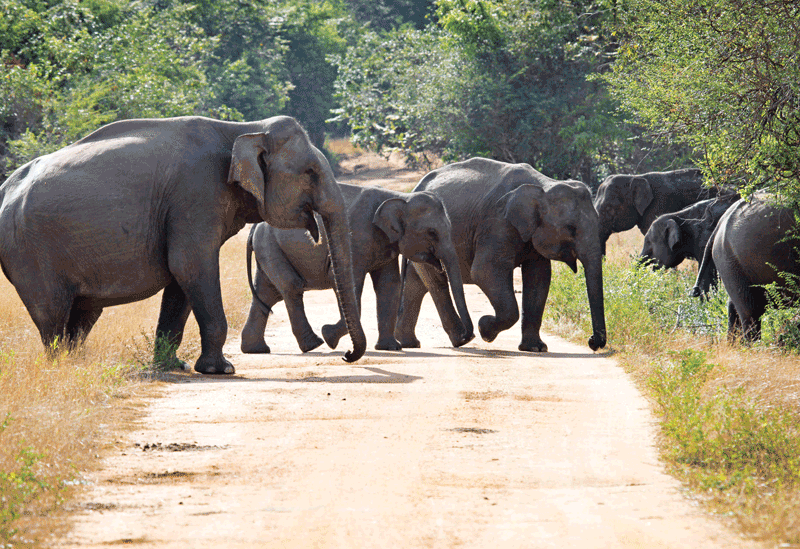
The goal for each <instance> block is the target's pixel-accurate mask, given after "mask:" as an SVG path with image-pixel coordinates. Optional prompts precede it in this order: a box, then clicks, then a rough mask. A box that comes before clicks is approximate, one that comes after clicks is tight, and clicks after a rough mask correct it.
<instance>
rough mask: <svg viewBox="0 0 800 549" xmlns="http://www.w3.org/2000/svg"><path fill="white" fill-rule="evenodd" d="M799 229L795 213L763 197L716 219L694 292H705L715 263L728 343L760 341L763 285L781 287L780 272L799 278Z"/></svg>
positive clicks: (764, 301) (764, 300)
mask: <svg viewBox="0 0 800 549" xmlns="http://www.w3.org/2000/svg"><path fill="white" fill-rule="evenodd" d="M797 229H798V227H797V222H796V219H795V215H794V212H793V211H792V210H791V209H789V208H783V207H780V206H778V205H776V204H775V203H774V201H773V199H772V198H771V197H770V196H769V195H767V194H761V193H759V194H757V195H756V196H754V197H752V199H749V200H748V199H741V200H739V201H738V202H736V203H735V204H734V205H733V206H731V207H730V208H729V209H728V211H726V212H725V214H724V215H723V216H722V218H721V219H720V220H719V223H718V224H717V228H716V229H715V231H714V234H713V236H712V237H711V239H710V240H709V242H708V245H707V246H706V250H705V252H704V255H703V261H702V264H701V266H700V270H699V271H698V273H697V282H696V283H695V287H694V288H693V289H692V290H693V295H696V296H699V295H702V293H704V292H705V291H707V290H708V287H709V285H710V275H709V268H710V265H711V262H712V261H713V265H715V266H716V269H717V271H718V273H719V278H720V280H721V281H722V284H723V286H724V287H725V291H726V292H727V293H728V297H729V300H728V335H729V337H730V338H734V337H736V336H739V335H741V336H742V337H744V339H745V340H748V341H753V340H757V339H759V338H760V337H761V316H762V315H763V314H764V311H766V308H767V304H768V298H767V292H766V290H765V288H764V286H766V285H768V284H771V283H773V282H775V283H777V284H778V285H779V286H785V283H786V280H785V279H784V278H783V277H782V276H781V273H788V274H789V275H792V276H793V277H795V278H796V277H797V276H800V256H799V255H798V245H800V239H798V234H797ZM792 289H793V288H792ZM787 293H788V294H789V295H791V297H793V298H795V299H796V298H797V297H798V296H797V295H796V294H794V293H793V292H787Z"/></svg>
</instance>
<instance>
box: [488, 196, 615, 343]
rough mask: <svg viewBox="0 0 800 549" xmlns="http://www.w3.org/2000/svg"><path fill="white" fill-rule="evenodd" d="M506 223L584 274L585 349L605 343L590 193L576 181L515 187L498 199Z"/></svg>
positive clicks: (599, 255) (600, 269) (547, 255)
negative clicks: (589, 326) (586, 299)
mask: <svg viewBox="0 0 800 549" xmlns="http://www.w3.org/2000/svg"><path fill="white" fill-rule="evenodd" d="M501 205H502V207H503V215H504V216H505V219H506V220H507V221H508V222H509V223H510V224H511V225H512V226H513V227H514V228H515V229H516V230H517V232H519V234H520V236H521V237H522V239H523V240H524V241H529V242H530V243H531V244H532V245H533V248H534V249H535V250H536V251H537V252H538V253H539V254H541V255H542V256H543V257H545V258H547V259H551V260H556V261H563V262H564V263H566V264H567V265H569V267H570V268H571V269H572V271H573V272H577V271H578V265H577V261H578V260H580V262H581V264H583V268H584V271H585V274H586V291H587V294H588V297H589V308H590V311H591V315H592V332H593V333H592V336H591V338H589V347H590V348H591V349H592V350H595V351H596V350H597V349H600V348H602V347H604V346H605V344H606V321H605V312H604V307H603V265H602V251H601V246H600V238H599V236H598V230H599V220H598V215H597V211H596V210H595V209H594V205H593V204H592V197H591V193H590V192H589V188H588V187H587V186H586V185H584V184H583V183H581V182H579V181H556V182H553V183H545V184H543V185H531V184H526V185H520V186H519V187H517V188H516V189H515V190H513V191H511V192H509V193H508V194H506V195H505V196H504V197H503V198H502V199H501Z"/></svg>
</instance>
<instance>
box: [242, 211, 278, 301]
mask: <svg viewBox="0 0 800 549" xmlns="http://www.w3.org/2000/svg"><path fill="white" fill-rule="evenodd" d="M258 225H259V224H258V223H253V226H252V227H251V228H250V234H249V235H247V283H248V284H249V285H250V292H251V293H252V294H253V301H254V302H256V303H258V306H259V308H260V309H261V312H262V313H264V314H265V315H267V316H269V315H270V313H272V308H271V307H270V306H269V305H267V304H266V303H264V302H263V301H261V298H260V297H258V293H256V287H255V284H253V258H252V255H253V235H254V234H255V233H256V227H258Z"/></svg>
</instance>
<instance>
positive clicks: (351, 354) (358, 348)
mask: <svg viewBox="0 0 800 549" xmlns="http://www.w3.org/2000/svg"><path fill="white" fill-rule="evenodd" d="M366 352H367V342H366V340H365V341H364V342H363V343H361V342H358V343H356V342H353V350H352V351H347V352H346V353H345V354H344V356H343V357H342V360H344V361H345V362H355V361H357V360H358V359H360V358H361V357H363V356H364V353H366Z"/></svg>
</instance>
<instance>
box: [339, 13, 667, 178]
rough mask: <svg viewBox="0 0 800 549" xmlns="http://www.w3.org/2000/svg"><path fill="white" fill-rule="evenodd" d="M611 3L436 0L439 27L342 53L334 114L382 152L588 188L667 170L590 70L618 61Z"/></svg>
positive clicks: (369, 36) (396, 34)
mask: <svg viewBox="0 0 800 549" xmlns="http://www.w3.org/2000/svg"><path fill="white" fill-rule="evenodd" d="M608 3H609V2H606V1H603V0H596V1H590V0H584V1H581V2H553V1H551V0H494V1H489V0H438V1H437V2H436V6H437V11H436V16H437V20H438V24H437V25H435V26H434V25H431V26H429V27H428V28H426V29H425V30H424V31H415V30H413V29H396V30H393V31H391V32H388V33H374V32H373V33H369V32H368V33H365V35H364V36H363V37H362V38H361V39H360V40H359V41H358V43H356V44H355V45H352V46H351V48H350V49H349V50H348V52H347V53H346V54H345V55H343V56H340V57H339V58H338V59H337V64H338V68H339V77H338V80H337V83H336V91H337V97H338V98H339V101H340V102H341V108H340V109H339V110H338V111H337V118H336V120H340V121H346V122H348V123H349V124H350V126H351V128H352V130H353V134H354V137H355V140H356V141H357V142H358V143H361V144H364V145H371V146H373V147H375V148H378V149H381V148H388V149H400V150H402V151H404V152H406V153H407V154H409V155H411V156H412V157H414V156H416V157H419V156H421V155H423V154H424V153H426V152H433V153H436V154H440V155H442V156H443V158H444V160H446V161H454V160H459V159H463V158H466V157H469V156H488V157H492V158H495V159H498V160H503V161H507V162H527V163H530V164H531V165H533V166H534V167H535V168H537V169H539V170H540V171H542V172H544V173H545V174H547V175H550V176H552V177H559V178H566V177H576V178H580V179H582V180H584V181H585V182H587V183H589V184H593V183H597V182H598V180H599V179H600V178H601V177H603V176H605V175H607V174H608V173H611V172H615V171H619V170H622V169H625V168H631V169H633V168H634V166H635V167H648V166H652V165H653V163H656V164H657V165H658V167H659V168H663V167H664V164H663V163H661V161H662V160H663V157H659V156H658V155H651V156H650V157H648V153H647V152H645V151H643V150H642V147H641V143H639V142H637V141H636V140H634V139H632V133H631V128H630V127H628V126H626V125H625V124H624V123H623V121H622V119H620V118H619V117H618V116H617V114H616V104H615V103H614V102H613V101H611V100H610V98H609V96H608V94H607V93H606V91H605V84H604V83H603V82H602V81H600V80H597V79H594V78H592V75H594V74H595V73H597V72H598V71H601V70H603V67H604V66H605V65H606V64H607V63H608V62H609V61H610V59H609V57H608V55H607V50H608V44H609V41H610V40H611V37H610V36H609V35H608V34H607V33H606V32H605V30H604V29H605V26H606V20H607V18H609V17H610V16H611V15H610V14H611V13H612V12H611V11H610V10H607V9H605V8H606V4H608ZM667 163H669V161H667Z"/></svg>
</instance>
